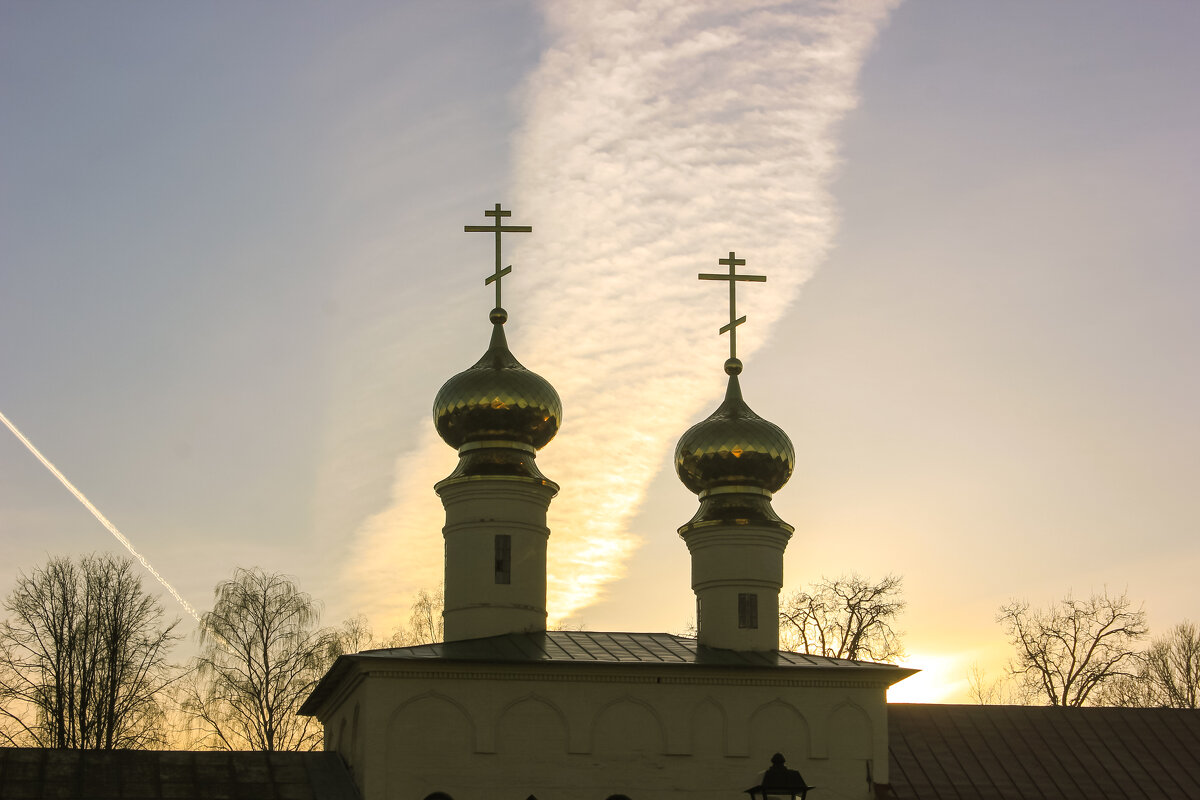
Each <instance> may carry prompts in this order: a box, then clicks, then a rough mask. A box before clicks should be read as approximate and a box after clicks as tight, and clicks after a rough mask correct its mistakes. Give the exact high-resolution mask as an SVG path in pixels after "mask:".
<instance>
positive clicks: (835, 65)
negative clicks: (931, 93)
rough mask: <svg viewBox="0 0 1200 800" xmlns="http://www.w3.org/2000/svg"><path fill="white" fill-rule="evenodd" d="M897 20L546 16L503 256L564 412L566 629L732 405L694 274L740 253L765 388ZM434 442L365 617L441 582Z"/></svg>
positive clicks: (377, 538)
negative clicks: (666, 467) (874, 58)
mask: <svg viewBox="0 0 1200 800" xmlns="http://www.w3.org/2000/svg"><path fill="white" fill-rule="evenodd" d="M893 5H894V3H893V2H891V1H890V0H855V1H854V2H847V3H830V2H824V0H812V2H795V3H779V2H775V1H774V0H691V2H688V3H679V2H677V0H593V1H592V2H588V3H545V4H543V5H542V9H543V15H544V17H545V19H546V33H547V35H546V40H547V42H548V46H547V49H546V50H545V51H544V52H543V54H542V58H541V61H540V63H539V64H538V66H537V68H536V69H535V70H534V71H533V73H532V74H531V75H530V76H529V78H528V80H527V81H526V83H525V85H524V87H523V89H522V93H521V95H520V97H521V102H522V124H521V126H520V128H519V129H518V131H517V132H516V134H515V135H514V137H513V156H512V159H513V178H512V187H511V191H510V197H511V201H509V202H508V206H509V207H510V208H512V209H513V214H514V216H513V219H514V220H516V221H517V222H518V223H520V224H531V225H532V226H533V229H534V233H533V236H531V237H526V238H525V239H522V240H521V241H514V242H513V249H512V250H511V251H510V252H511V258H512V263H513V264H515V265H517V266H516V267H515V269H514V276H515V277H514V281H513V290H512V291H513V300H512V302H511V303H509V304H508V309H509V312H510V322H509V325H508V335H509V342H510V343H511V344H512V346H513V353H514V354H515V355H516V356H517V358H518V359H520V360H521V362H522V363H523V364H525V365H526V366H527V367H529V368H530V369H532V370H534V371H535V372H537V373H539V374H540V375H542V376H543V377H545V378H546V379H547V380H549V381H550V382H551V383H552V384H554V386H555V387H556V388H557V390H558V393H559V395H560V396H561V397H562V400H563V409H564V414H563V416H564V423H563V428H562V430H561V432H560V433H559V435H558V437H557V438H556V439H555V440H554V441H553V442H552V443H551V444H550V445H549V446H548V447H547V448H546V449H545V450H544V451H543V452H542V453H541V454H539V456H538V463H539V466H540V467H541V469H542V471H543V472H544V473H545V474H546V475H547V476H549V477H550V478H552V479H554V480H555V481H556V482H558V483H559V484H560V485H561V486H562V492H561V493H560V495H559V496H558V498H557V499H555V501H554V503H553V504H552V505H551V508H550V519H549V523H550V528H551V536H550V543H549V547H550V551H549V563H548V566H549V570H550V575H549V587H548V590H549V597H548V605H549V609H548V610H549V612H550V615H551V617H552V618H554V619H559V618H562V617H567V616H570V615H572V614H573V613H574V612H577V611H578V610H579V609H582V608H584V607H586V606H588V605H590V604H592V603H594V602H596V601H597V600H598V599H600V598H601V597H602V596H603V593H604V591H605V588H606V587H607V586H609V585H611V584H612V582H613V581H615V580H618V579H619V578H621V577H622V575H623V574H624V573H625V565H626V563H627V562H628V560H629V558H630V556H631V555H632V554H633V552H634V550H635V549H636V548H637V546H638V544H639V542H640V539H641V537H640V536H639V535H638V534H637V533H635V532H633V531H631V530H630V529H629V524H630V521H631V520H632V519H633V517H634V515H635V514H636V512H637V511H638V509H639V507H640V506H641V505H642V504H643V502H644V501H645V499H646V489H647V487H648V486H649V485H650V483H651V482H652V480H653V479H654V476H655V474H656V472H657V470H658V469H659V468H660V466H661V465H662V464H663V462H664V461H665V460H667V457H668V455H669V453H670V452H671V449H672V447H673V446H674V442H675V439H676V438H677V437H678V436H679V435H680V434H681V433H683V431H684V430H686V429H687V427H688V426H689V425H690V424H692V423H693V422H695V421H696V420H697V419H698V418H699V416H700V415H702V414H703V413H705V412H706V411H710V410H711V409H712V406H713V403H714V402H715V400H716V399H717V397H718V396H719V394H720V392H721V391H723V389H724V380H723V379H724V373H723V372H722V371H721V364H722V363H723V361H724V358H725V355H726V353H725V352H724V348H726V347H727V346H728V345H727V343H726V341H724V340H722V339H721V338H719V337H718V336H717V335H716V331H717V329H718V328H719V327H720V326H721V325H722V324H723V323H724V322H725V321H726V320H725V319H724V316H725V315H726V314H727V307H726V305H725V300H724V298H723V297H721V296H719V293H718V295H714V294H713V292H712V289H711V286H704V285H701V282H699V281H697V280H696V275H697V273H699V272H707V271H713V270H714V269H715V268H716V266H717V264H716V261H717V259H718V258H719V257H721V256H724V255H725V254H726V253H728V252H729V251H730V250H736V251H737V252H738V255H739V256H744V257H746V258H747V259H748V261H749V264H750V265H751V268H752V269H753V270H754V271H756V272H759V273H761V274H766V275H769V276H770V277H769V281H770V282H769V283H767V284H766V288H765V289H764V290H762V291H757V292H747V293H746V295H747V296H746V301H745V302H746V306H745V308H746V313H748V314H749V315H750V319H751V320H752V322H753V324H752V325H748V326H746V327H745V328H744V329H742V330H743V332H742V333H741V334H740V336H739V353H740V354H742V358H743V359H744V360H747V373H753V372H754V371H755V370H756V369H759V368H760V365H758V364H756V363H755V362H754V361H753V360H749V358H748V357H750V356H752V355H753V353H754V351H755V350H756V349H758V348H759V347H760V346H761V345H762V343H763V342H764V341H765V340H766V338H767V337H768V336H769V334H770V330H771V327H772V324H773V323H774V321H775V320H777V319H778V318H779V317H780V316H782V315H783V314H784V312H785V311H786V310H787V309H788V307H789V306H790V305H791V303H792V301H793V300H794V299H795V296H796V294H797V290H798V289H799V287H800V285H801V284H802V283H803V282H804V281H805V280H807V279H808V277H809V276H810V275H811V274H812V273H813V271H814V270H815V269H816V268H817V266H818V265H819V264H820V262H821V261H822V260H823V258H824V257H825V254H826V253H827V252H828V251H829V249H830V247H831V246H832V242H833V237H834V233H835V231H836V227H837V209H836V205H835V202H834V199H833V197H832V195H831V194H830V191H829V186H830V183H831V181H832V179H833V177H834V174H835V172H836V169H837V166H838V146H839V137H838V131H837V126H838V124H839V123H840V122H841V121H842V119H843V118H844V117H845V115H846V114H847V113H848V112H849V111H850V110H852V109H853V108H854V106H855V104H856V102H857V95H856V90H855V84H856V81H857V79H858V73H859V70H860V68H861V66H862V64H863V62H864V60H865V58H866V54H867V52H868V50H869V48H870V46H871V44H872V42H873V41H874V39H875V36H876V34H877V33H878V31H879V29H880V27H881V26H882V25H883V23H884V22H885V21H886V19H887V15H888V12H889V10H890V8H891V7H892V6H893ZM472 211H474V209H472ZM476 213H478V212H476ZM446 235H451V234H450V233H447V234H446ZM514 238H515V237H514ZM487 258H488V255H487V254H486V253H484V252H481V254H480V262H481V263H484V264H486V263H487ZM527 287H528V288H527ZM506 299H507V298H506ZM478 302H479V304H480V308H481V309H482V308H483V307H484V304H485V303H486V302H487V298H486V297H484V296H483V294H482V291H481V292H480V297H479V300H478ZM482 314H483V312H482V311H481V312H480V317H482ZM479 328H480V329H479V330H478V331H477V332H476V333H475V336H476V339H477V344H478V346H477V348H476V349H478V350H482V348H483V346H484V342H485V337H486V335H487V331H486V330H484V328H485V325H483V324H482V323H480V325H479ZM471 360H473V357H472V358H464V359H463V363H462V365H461V366H459V367H458V368H459V369H463V368H465V367H466V366H467V365H468V364H469V363H470V361H471ZM761 368H764V369H769V366H767V365H761ZM452 371H453V370H447V373H446V377H449V376H450V374H451V373H452ZM751 403H752V404H753V400H751ZM431 427H432V426H426V428H425V429H424V430H423V431H422V432H421V435H420V437H419V439H418V444H417V446H416V447H415V448H414V449H413V451H412V452H410V453H408V454H406V455H405V456H404V457H402V458H401V459H400V460H399V462H398V463H397V468H396V482H395V485H394V488H393V496H392V502H391V503H390V505H389V507H388V508H386V509H384V510H381V511H380V513H379V514H377V515H375V516H374V517H372V518H371V519H369V520H367V521H366V522H365V523H364V525H363V526H362V527H361V528H360V529H359V531H358V536H357V540H356V542H355V549H356V553H355V554H354V556H352V559H351V562H350V563H349V564H347V577H348V578H350V579H351V581H352V582H353V586H354V588H355V589H356V590H357V591H358V593H359V602H360V604H361V605H372V604H374V605H375V606H376V607H378V606H379V605H383V604H390V605H392V607H393V613H394V610H395V609H396V608H399V607H403V606H404V605H405V604H404V603H403V602H402V601H401V599H400V598H401V597H402V596H403V593H406V592H409V591H411V590H412V589H415V588H416V587H417V586H420V585H434V582H435V581H436V577H435V576H436V570H437V568H438V567H439V566H440V563H441V554H442V542H441V537H440V536H439V535H438V531H439V528H440V527H441V524H442V523H441V509H440V507H439V505H438V503H437V499H436V498H435V497H434V496H433V493H432V492H431V491H430V489H429V487H430V486H431V484H432V483H433V482H434V481H436V480H438V479H439V478H441V477H444V476H445V474H446V473H448V472H449V470H450V469H451V468H452V467H453V461H454V457H453V453H452V452H450V451H449V450H448V449H447V448H446V447H445V446H444V445H443V444H442V443H441V442H439V441H437V439H436V437H435V436H433V434H432V433H431V430H430V429H431ZM679 491H680V492H683V491H684V490H683V489H682V488H680V489H679ZM680 522H683V520H680ZM658 535H669V536H673V535H674V531H673V530H671V531H666V532H663V533H661V534H658ZM418 581H423V582H424V583H419V582H418ZM406 584H407V585H406ZM372 610H374V609H372ZM380 610H383V609H380Z"/></svg>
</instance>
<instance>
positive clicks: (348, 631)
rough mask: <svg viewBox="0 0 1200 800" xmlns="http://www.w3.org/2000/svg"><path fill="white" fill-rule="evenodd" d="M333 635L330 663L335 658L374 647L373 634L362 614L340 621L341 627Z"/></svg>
mask: <svg viewBox="0 0 1200 800" xmlns="http://www.w3.org/2000/svg"><path fill="white" fill-rule="evenodd" d="M333 634H334V635H333V637H332V639H331V641H332V644H333V647H334V650H333V652H332V653H330V656H331V658H330V659H329V661H331V662H332V661H333V659H334V658H336V657H337V656H342V655H346V654H347V653H349V654H354V653H361V652H362V651H363V650H370V649H371V648H372V647H374V646H375V632H374V631H373V630H371V625H370V623H368V622H367V618H366V616H365V615H363V614H356V615H355V616H353V617H349V618H348V619H345V620H342V624H341V626H340V627H338V628H337V630H335V631H334V632H333Z"/></svg>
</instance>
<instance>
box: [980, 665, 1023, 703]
mask: <svg viewBox="0 0 1200 800" xmlns="http://www.w3.org/2000/svg"><path fill="white" fill-rule="evenodd" d="M967 693H968V694H969V695H970V696H971V699H972V700H974V701H975V702H976V703H978V704H980V705H1009V706H1025V705H1030V704H1031V703H1032V702H1033V701H1034V700H1035V699H1036V695H1034V694H1033V693H1032V692H1031V691H1030V687H1029V686H1028V685H1027V684H1026V683H1025V682H1024V681H1014V680H1013V679H1012V677H1011V676H1004V677H1001V678H997V679H995V680H989V678H988V674H987V670H985V669H983V668H982V667H981V666H979V662H975V663H973V664H971V668H970V669H968V670H967Z"/></svg>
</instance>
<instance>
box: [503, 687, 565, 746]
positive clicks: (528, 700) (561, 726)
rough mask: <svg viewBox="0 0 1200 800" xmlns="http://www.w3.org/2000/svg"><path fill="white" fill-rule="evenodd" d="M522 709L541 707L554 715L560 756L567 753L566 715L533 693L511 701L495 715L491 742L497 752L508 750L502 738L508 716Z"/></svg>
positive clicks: (555, 704)
mask: <svg viewBox="0 0 1200 800" xmlns="http://www.w3.org/2000/svg"><path fill="white" fill-rule="evenodd" d="M522 707H526V708H528V707H541V708H545V709H548V710H549V711H550V712H551V713H552V714H553V715H554V718H555V719H556V720H557V722H558V731H559V733H560V734H561V741H562V754H563V755H564V756H565V755H566V754H567V752H568V751H569V748H570V739H571V726H570V723H569V721H568V720H567V715H566V714H565V713H564V712H563V710H562V709H561V708H560V707H559V706H558V704H557V703H555V702H554V701H552V700H550V699H549V698H547V697H544V696H542V695H540V694H534V693H530V694H526V695H523V696H521V697H518V698H516V699H514V700H512V701H511V702H509V703H508V704H507V705H505V706H504V707H503V708H501V709H500V712H499V713H498V714H496V719H495V727H494V729H493V732H492V733H493V740H494V741H495V742H496V750H497V752H499V751H501V750H505V751H507V750H509V749H510V748H509V747H508V743H507V742H506V741H505V737H504V726H505V721H506V720H507V719H509V718H510V714H512V713H513V712H514V711H517V710H519V709H521V708H522Z"/></svg>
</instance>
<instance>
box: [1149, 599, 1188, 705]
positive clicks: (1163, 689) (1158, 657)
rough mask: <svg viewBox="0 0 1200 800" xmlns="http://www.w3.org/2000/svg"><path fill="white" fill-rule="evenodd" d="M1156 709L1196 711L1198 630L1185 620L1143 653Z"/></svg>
mask: <svg viewBox="0 0 1200 800" xmlns="http://www.w3.org/2000/svg"><path fill="white" fill-rule="evenodd" d="M1146 667H1147V669H1146V672H1147V676H1148V677H1149V680H1150V685H1151V686H1152V687H1153V691H1154V693H1155V694H1156V695H1157V700H1158V702H1157V703H1156V705H1162V706H1168V707H1170V708H1200V630H1198V629H1197V627H1196V625H1195V624H1194V623H1192V622H1190V621H1188V620H1184V621H1183V622H1181V623H1179V624H1178V625H1176V626H1175V627H1174V629H1173V630H1172V631H1171V632H1170V633H1169V634H1167V635H1166V636H1164V637H1162V638H1161V639H1156V640H1155V641H1154V643H1153V644H1151V645H1150V649H1149V650H1148V651H1147V652H1146Z"/></svg>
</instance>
